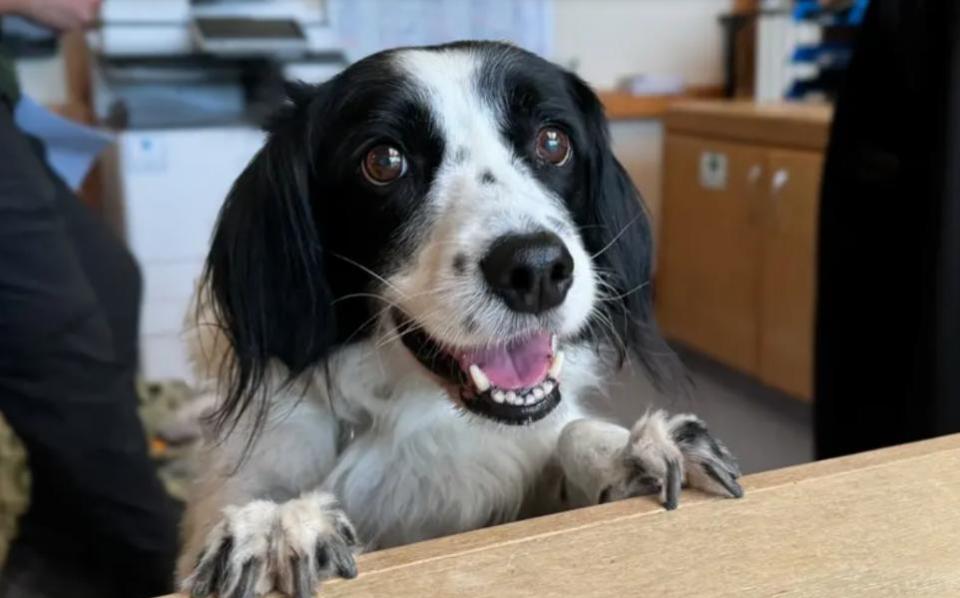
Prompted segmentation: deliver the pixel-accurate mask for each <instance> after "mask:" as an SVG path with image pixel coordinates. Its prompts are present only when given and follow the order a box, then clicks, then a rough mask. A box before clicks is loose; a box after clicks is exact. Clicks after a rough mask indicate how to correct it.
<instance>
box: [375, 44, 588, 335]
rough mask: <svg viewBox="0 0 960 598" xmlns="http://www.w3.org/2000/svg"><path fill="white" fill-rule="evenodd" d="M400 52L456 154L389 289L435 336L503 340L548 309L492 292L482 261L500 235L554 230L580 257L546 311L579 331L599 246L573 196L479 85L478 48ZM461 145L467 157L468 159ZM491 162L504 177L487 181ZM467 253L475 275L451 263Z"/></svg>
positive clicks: (554, 324) (561, 325) (538, 323)
mask: <svg viewBox="0 0 960 598" xmlns="http://www.w3.org/2000/svg"><path fill="white" fill-rule="evenodd" d="M395 59H396V61H397V63H398V64H399V66H400V67H401V68H403V69H404V70H405V71H407V72H408V73H409V75H410V76H411V77H412V79H413V81H414V82H415V84H416V85H417V86H418V87H419V88H420V90H421V93H422V95H423V98H424V100H425V101H426V102H427V103H428V105H429V106H430V110H431V114H432V115H434V117H435V118H436V119H437V120H438V121H439V123H440V125H439V126H440V127H441V129H442V131H441V134H442V137H443V139H444V145H445V148H446V150H445V151H446V154H445V156H444V158H443V162H442V164H441V166H440V169H439V171H438V173H437V175H436V179H435V181H434V183H433V186H432V189H431V191H430V195H429V197H427V204H428V205H427V208H425V212H428V213H429V214H430V217H431V219H432V220H431V225H430V227H429V229H430V230H429V233H427V234H428V237H427V238H426V239H423V238H419V239H417V242H416V244H415V246H416V247H417V251H416V254H415V256H414V259H413V260H411V261H410V263H409V264H405V265H404V267H403V268H401V269H400V271H399V272H398V273H397V274H396V275H394V276H392V277H390V279H389V281H390V283H391V284H390V286H389V287H387V288H385V289H383V293H384V295H385V297H386V299H387V301H388V302H391V303H395V304H398V305H400V306H401V307H402V308H403V310H404V311H405V312H406V313H407V314H409V315H410V316H411V317H412V318H413V319H415V320H416V321H417V322H418V323H419V324H421V325H422V326H423V328H424V330H425V331H426V332H427V333H429V334H430V335H431V336H434V337H439V338H442V339H444V340H446V341H448V342H449V343H451V344H453V345H470V346H473V345H482V344H488V343H495V342H498V341H499V340H500V339H502V338H504V337H505V336H506V337H510V336H516V335H518V334H519V333H522V332H524V331H531V330H535V329H539V328H542V327H543V324H544V321H543V319H542V318H537V317H535V316H529V315H527V316H519V315H517V314H515V313H513V312H511V311H510V310H508V309H507V307H506V306H505V305H504V304H503V302H501V301H499V300H497V299H496V298H495V297H493V296H491V295H490V293H488V292H486V286H485V284H484V281H483V275H482V274H481V272H480V271H479V268H477V264H478V263H479V261H480V259H481V258H482V257H483V255H484V254H485V253H486V251H487V249H488V248H489V247H490V245H491V244H492V243H493V242H494V240H496V239H497V238H499V237H500V236H502V235H506V234H516V233H526V232H535V231H540V230H545V231H550V232H552V233H555V234H556V235H557V236H559V237H560V238H561V239H562V240H563V242H564V243H565V244H566V246H567V250H568V251H569V252H570V255H571V257H572V258H573V263H574V268H573V282H572V285H571V287H570V290H569V292H568V293H567V296H566V299H565V300H564V302H563V305H561V306H560V307H558V308H557V309H556V310H555V311H556V313H554V314H549V315H547V316H546V318H547V320H548V322H549V327H550V328H551V329H552V331H553V332H556V333H558V334H560V335H561V336H568V337H569V336H572V335H574V334H576V333H577V332H579V331H580V330H581V329H582V328H583V327H584V326H585V325H586V323H587V320H588V317H589V315H590V311H591V309H592V308H593V306H594V303H595V296H596V287H597V283H596V280H595V273H594V270H593V265H592V262H591V260H590V256H589V254H588V253H587V251H586V249H585V248H584V246H583V243H582V241H581V240H580V237H579V236H578V235H577V234H576V231H575V228H574V226H573V224H572V222H571V219H570V216H569V214H567V212H566V210H565V208H564V206H563V202H562V201H561V200H560V198H558V197H556V196H555V195H554V194H553V193H551V192H550V191H549V190H548V189H547V188H545V187H544V186H543V185H542V184H541V183H540V182H539V181H538V180H537V179H536V177H534V176H533V175H532V174H531V173H530V172H529V171H528V169H527V167H526V166H525V165H524V163H523V162H522V161H521V160H520V158H519V157H518V156H516V155H515V153H514V151H513V149H512V148H511V147H510V145H509V143H508V142H507V140H505V139H504V138H503V137H502V136H501V134H500V130H501V123H500V121H501V118H502V117H501V115H500V114H499V109H498V107H497V106H495V105H491V104H490V103H489V101H487V100H486V99H485V98H483V97H481V96H480V95H479V94H478V93H477V89H476V87H475V85H474V81H475V79H476V77H477V70H478V69H479V68H480V66H481V61H480V59H479V58H478V57H476V56H475V55H473V54H471V53H470V52H468V51H444V52H435V51H429V50H406V51H402V52H398V53H397V55H396V57H395ZM461 150H465V152H466V158H465V159H463V160H462V161H458V160H457V154H458V152H460V151H461ZM484 172H489V173H490V174H492V175H493V176H494V177H495V179H496V182H495V183H493V184H486V185H485V184H482V183H481V182H480V177H481V176H482V174H483V173H484ZM558 223H563V224H564V226H558ZM458 254H462V255H464V256H466V257H467V258H468V259H467V261H468V264H469V266H468V267H469V276H470V279H469V282H468V283H465V280H464V277H462V276H456V275H454V273H453V271H452V268H451V266H450V265H451V264H452V263H453V261H454V256H456V255H458ZM460 314H471V315H472V316H473V317H474V319H475V321H476V323H477V324H478V325H479V326H478V328H477V330H476V331H469V330H465V329H464V328H463V326H462V320H460V319H459V318H460V316H459V315H460ZM452 315H457V317H451V316H452Z"/></svg>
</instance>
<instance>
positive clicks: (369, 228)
mask: <svg viewBox="0 0 960 598" xmlns="http://www.w3.org/2000/svg"><path fill="white" fill-rule="evenodd" d="M649 262H650V232H649V227H648V223H647V220H646V218H645V216H644V213H643V208H642V205H641V203H640V198H639V196H638V195H637V192H636V191H635V189H634V188H633V185H632V184H631V182H630V180H629V179H628V178H627V175H626V174H625V172H624V170H623V168H622V167H621V166H620V164H619V163H618V162H617V160H616V159H615V158H614V157H613V155H612V153H611V150H610V143H609V139H608V135H607V129H606V121H605V119H604V116H603V110H602V107H601V104H600V103H599V101H598V99H597V97H596V96H595V95H594V94H593V93H592V92H591V91H590V89H589V88H588V87H587V86H586V85H585V84H584V83H583V82H582V81H581V80H580V79H578V78H577V77H576V76H574V75H572V74H571V73H568V72H566V71H564V70H563V69H561V68H558V67H557V66H555V65H553V64H550V63H548V62H546V61H544V60H542V59H540V58H538V57H536V56H534V55H532V54H529V53H527V52H524V51H522V50H520V49H517V48H515V47H512V46H509V45H505V44H499V43H488V42H464V43H455V44H450V45H445V46H438V47H427V48H408V49H398V50H392V51H387V52H383V53H380V54H376V55H374V56H371V57H369V58H367V59H365V60H362V61H360V62H358V63H356V64H354V65H353V66H351V67H350V68H349V69H347V70H346V71H344V72H343V73H342V74H340V75H339V76H337V77H336V78H334V79H333V80H331V81H329V82H327V83H325V84H323V85H320V86H317V87H310V86H301V87H297V88H295V89H293V90H292V92H291V98H290V103H289V105H288V106H287V107H286V108H284V109H283V110H282V111H281V113H280V114H278V115H277V117H276V119H275V120H274V122H273V123H272V125H271V126H270V136H269V139H268V141H267V142H266V145H265V147H264V148H263V149H262V150H261V151H260V152H259V154H257V156H256V157H255V158H254V159H253V161H252V162H251V163H250V165H249V166H248V167H247V169H246V170H245V171H244V172H243V174H241V175H240V178H239V179H238V180H237V181H236V183H235V184H234V186H233V189H232V191H231V192H230V195H229V197H228V198H227V200H226V203H225V204H224V206H223V210H222V212H221V214H220V219H219V222H218V225H217V228H216V232H215V235H214V238H213V242H212V247H211V250H210V255H209V258H208V262H207V274H206V278H205V280H204V282H203V286H202V287H201V291H200V293H199V295H198V317H199V320H200V321H199V324H198V325H197V327H196V328H195V332H196V335H195V336H196V343H195V345H196V356H197V360H198V366H199V367H198V369H199V370H200V372H201V374H202V375H204V376H205V377H206V379H207V380H208V381H209V382H210V385H211V390H212V391H215V392H218V393H219V395H220V403H219V404H220V408H219V411H218V412H217V418H216V420H217V421H216V422H215V423H216V424H217V425H216V426H215V429H216V430H217V431H218V432H219V433H218V434H217V435H216V436H215V437H214V438H213V440H212V441H211V443H210V444H209V448H208V450H207V451H205V454H204V461H205V463H204V464H203V467H202V475H201V477H200V479H199V480H198V482H197V485H196V487H195V489H194V494H193V497H192V499H191V501H190V504H189V508H188V513H187V517H186V522H185V533H186V545H185V548H184V552H183V554H182V557H181V561H180V567H179V571H178V576H179V579H180V580H181V584H182V587H183V588H184V590H185V591H186V592H188V593H189V594H191V595H192V596H197V597H205V596H210V595H219V596H223V597H252V596H262V595H264V594H265V593H268V592H269V591H271V590H279V591H282V592H286V593H288V594H290V595H292V596H295V597H297V598H302V597H306V596H310V595H312V593H313V592H314V591H315V590H316V588H317V587H318V585H319V583H320V582H321V581H322V580H323V579H325V578H328V577H330V576H342V577H352V576H354V575H355V574H356V565H355V564H354V554H355V553H356V552H357V551H358V550H359V548H360V547H361V546H363V547H364V548H365V549H370V548H383V547H387V546H395V545H399V544H404V543H408V542H414V541H417V540H422V539H426V538H432V537H436V536H441V535H445V534H452V533H456V532H462V531H466V530H471V529H476V528H479V527H483V526H488V525H492V524H496V523H501V522H507V521H513V520H516V519H520V518H523V517H528V516H531V515H534V514H541V513H548V512H554V511H558V510H563V509H568V508H571V507H574V506H581V505H589V504H597V503H601V502H605V501H612V500H617V499H621V498H624V497H629V496H637V495H642V494H659V495H660V498H661V500H662V501H663V502H664V504H665V505H666V507H667V508H674V507H675V506H676V504H677V499H678V494H679V489H680V486H681V484H682V483H684V482H686V483H688V484H690V485H693V486H697V487H700V488H704V489H707V490H709V491H713V492H717V493H723V494H727V495H731V496H740V495H741V494H742V492H741V489H740V486H739V484H738V483H737V477H738V475H739V471H738V469H737V466H736V463H735V461H734V459H733V458H732V457H731V455H730V454H729V453H728V451H727V450H726V449H725V448H724V447H723V445H722V444H720V443H719V442H717V441H716V440H715V439H714V438H712V437H711V436H710V435H709V434H708V432H707V429H706V427H705V426H704V425H703V423H702V422H700V421H699V420H698V419H697V418H695V417H694V416H691V415H677V416H672V417H670V416H667V415H666V414H664V413H663V412H654V413H651V414H648V415H647V416H646V417H644V418H643V419H642V420H640V421H639V422H638V423H637V424H636V425H635V426H634V427H633V429H632V430H627V429H625V428H622V427H620V426H617V425H613V424H611V423H606V422H602V421H599V420H596V419H588V418H586V416H585V415H584V413H583V411H582V410H581V407H580V402H581V400H582V399H583V398H584V397H585V396H586V395H587V394H588V393H591V392H594V391H595V390H596V389H598V388H599V387H600V386H602V384H603V383H604V382H605V381H606V380H607V379H608V378H610V377H612V376H613V375H614V374H615V373H616V371H617V369H618V368H619V367H620V365H621V364H622V363H623V361H624V359H626V358H628V357H629V356H630V355H632V356H633V358H635V359H637V360H639V362H640V363H642V364H644V365H645V366H647V369H648V371H650V372H651V373H654V374H656V373H657V372H658V371H660V370H661V369H662V368H661V366H662V361H663V360H664V359H666V360H669V359H670V357H668V356H669V351H668V350H666V349H665V347H664V345H663V343H662V342H661V341H660V340H659V339H658V337H657V335H656V333H655V329H654V325H653V323H652V321H651V313H650V287H649V285H648V282H649V275H650V263H649ZM665 356H667V357H665ZM251 439H253V440H251Z"/></svg>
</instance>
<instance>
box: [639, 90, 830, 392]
mask: <svg viewBox="0 0 960 598" xmlns="http://www.w3.org/2000/svg"><path fill="white" fill-rule="evenodd" d="M718 105H719V108H718ZM698 106H706V107H707V108H706V109H702V110H701V113H700V114H697V113H696V111H697V109H698ZM729 106H730V111H731V112H730V113H724V112H723V109H724V105H723V104H720V103H712V104H708V105H704V104H693V105H691V106H686V107H680V108H678V112H679V116H678V117H677V118H671V116H668V118H667V136H666V141H665V155H664V162H665V173H664V190H663V207H662V210H663V216H662V221H661V230H660V246H659V261H658V269H657V291H656V302H657V316H658V319H659V321H660V325H661V327H662V328H663V330H664V332H665V334H666V335H667V336H668V337H669V338H671V339H673V340H676V341H679V342H681V343H682V344H684V345H687V346H689V347H691V348H693V349H696V350H698V351H701V352H703V353H705V354H707V355H709V356H711V357H713V358H714V359H717V360H718V361H721V362H723V363H726V364H727V365H730V366H731V367H733V368H736V369H738V370H741V371H743V372H746V373H748V374H750V375H752V376H755V377H756V378H758V379H760V380H761V381H763V382H764V383H766V384H769V385H770V386H773V387H775V388H778V389H780V390H783V391H785V392H787V393H789V394H791V395H794V396H797V397H799V398H804V399H809V398H810V397H811V396H812V379H813V326H814V312H815V310H814V296H815V285H816V271H815V263H816V245H817V238H816V237H817V232H816V228H817V211H818V202H819V194H820V171H821V168H822V163H823V157H822V142H823V140H825V139H826V126H827V125H828V123H829V116H830V114H829V110H827V109H826V108H823V109H822V118H821V119H814V118H812V117H811V116H810V115H811V112H810V111H809V110H810V109H809V108H808V107H801V108H800V110H801V111H802V113H803V115H804V118H806V119H808V120H809V122H808V125H810V127H809V129H804V127H802V126H801V127H798V128H796V131H798V132H801V133H803V135H801V136H800V137H797V142H796V143H791V142H790V137H789V135H786V134H785V133H784V129H783V127H777V124H778V121H782V120H783V119H784V118H789V117H790V112H789V108H783V107H775V108H774V107H771V109H773V110H774V112H773V114H774V115H775V116H771V114H770V113H767V114H763V113H762V109H758V110H760V111H761V114H760V115H757V116H755V117H752V118H754V119H755V120H756V121H757V122H744V119H748V120H749V119H750V118H751V117H750V115H749V112H748V111H747V108H749V107H745V106H744V105H743V104H731V105H729ZM724 118H727V119H728V121H729V122H725V121H724ZM811 123H812V124H811ZM781 124H782V123H781ZM793 124H794V125H796V123H793ZM818 125H819V126H818ZM725 127H729V128H725ZM765 127H772V129H771V133H770V135H769V136H765V135H764V130H765Z"/></svg>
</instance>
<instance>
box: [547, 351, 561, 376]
mask: <svg viewBox="0 0 960 598" xmlns="http://www.w3.org/2000/svg"><path fill="white" fill-rule="evenodd" d="M562 369H563V351H557V354H556V355H555V356H554V357H553V363H551V364H550V369H549V370H548V371H547V373H548V374H549V375H550V377H551V378H553V379H554V380H556V379H558V378H559V377H560V370H562Z"/></svg>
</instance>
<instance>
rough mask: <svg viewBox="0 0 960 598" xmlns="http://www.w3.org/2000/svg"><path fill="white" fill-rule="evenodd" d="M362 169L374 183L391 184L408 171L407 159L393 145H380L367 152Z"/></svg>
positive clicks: (361, 165)
mask: <svg viewBox="0 0 960 598" xmlns="http://www.w3.org/2000/svg"><path fill="white" fill-rule="evenodd" d="M360 169H361V170H362V171H363V176H364V177H366V179H367V180H368V181H370V182H371V183H373V184H374V185H377V186H383V185H389V184H390V183H392V182H394V181H396V180H397V179H399V178H400V177H402V176H403V175H404V174H405V173H406V172H407V159H406V157H404V155H403V152H401V151H400V150H398V149H397V148H395V147H394V146H392V145H378V146H376V147H375V148H373V149H371V150H370V151H369V152H367V155H366V156H365V157H364V158H363V162H362V163H361V164H360Z"/></svg>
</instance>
